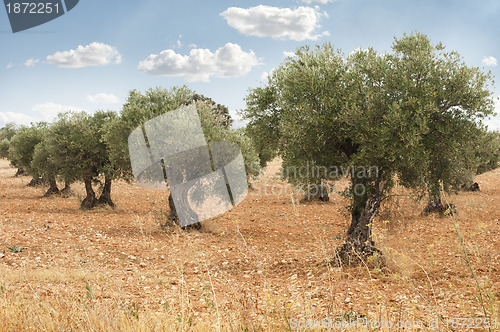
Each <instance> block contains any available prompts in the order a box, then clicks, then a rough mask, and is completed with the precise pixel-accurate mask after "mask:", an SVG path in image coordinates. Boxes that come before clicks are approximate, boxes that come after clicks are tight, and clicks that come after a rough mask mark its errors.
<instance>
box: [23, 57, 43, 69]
mask: <svg viewBox="0 0 500 332" xmlns="http://www.w3.org/2000/svg"><path fill="white" fill-rule="evenodd" d="M39 62H40V60H39V59H33V58H31V59H28V60H26V62H25V63H24V65H25V66H26V67H35V65H36V64H37V63H39Z"/></svg>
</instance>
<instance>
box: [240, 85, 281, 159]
mask: <svg viewBox="0 0 500 332" xmlns="http://www.w3.org/2000/svg"><path fill="white" fill-rule="evenodd" d="M276 92H277V89H276V87H275V86H274V85H273V79H271V78H270V79H269V85H268V86H266V87H264V88H256V89H254V90H252V91H250V94H249V95H248V96H247V98H246V103H247V108H246V109H245V110H243V111H241V112H240V113H241V115H242V116H243V119H246V120H249V123H248V124H247V126H246V129H245V132H246V135H248V136H249V137H250V138H251V139H252V141H253V144H254V145H255V149H256V150H257V153H258V155H259V159H260V165H261V166H262V167H265V166H266V165H267V163H268V162H269V161H271V160H272V159H273V158H274V157H276V155H277V153H278V142H279V137H280V134H279V116H280V112H279V111H278V110H279V106H278V104H277V95H276Z"/></svg>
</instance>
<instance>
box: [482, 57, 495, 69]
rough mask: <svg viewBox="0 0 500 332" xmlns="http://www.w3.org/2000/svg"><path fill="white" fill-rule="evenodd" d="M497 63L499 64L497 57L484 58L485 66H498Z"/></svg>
mask: <svg viewBox="0 0 500 332" xmlns="http://www.w3.org/2000/svg"><path fill="white" fill-rule="evenodd" d="M496 65H497V59H495V58H494V57H492V56H485V57H484V58H483V66H487V67H490V66H496Z"/></svg>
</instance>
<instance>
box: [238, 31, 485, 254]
mask: <svg viewBox="0 0 500 332" xmlns="http://www.w3.org/2000/svg"><path fill="white" fill-rule="evenodd" d="M488 80H489V76H488V75H487V74H483V73H482V72H481V71H480V70H479V69H477V68H472V69H471V68H468V67H466V66H465V65H464V64H461V63H458V62H457V57H456V54H455V53H454V52H452V53H444V52H443V47H442V45H440V44H438V45H431V44H430V42H429V40H428V39H427V37H425V36H424V35H421V34H418V33H416V34H412V35H410V36H406V35H405V36H403V37H402V38H400V39H396V40H395V41H394V44H393V53H392V54H377V53H376V52H375V51H374V50H373V49H371V48H370V49H368V50H366V51H358V52H354V53H352V54H350V55H349V56H347V57H346V56H344V54H342V52H341V51H339V50H336V49H335V48H334V47H333V46H332V45H330V44H328V43H327V44H324V45H323V46H318V47H317V48H316V49H315V50H314V51H311V50H310V49H309V48H308V47H302V48H300V49H298V50H297V52H296V56H295V57H293V58H287V59H286V60H285V61H284V63H283V64H282V65H281V66H280V67H279V68H278V69H277V70H276V71H275V72H274V73H273V74H272V75H271V76H270V77H269V80H268V85H267V86H268V87H269V88H259V89H255V90H253V91H252V92H251V93H250V96H249V98H248V99H247V100H250V104H249V107H248V108H247V110H246V111H245V113H246V115H247V117H248V118H249V120H250V125H255V126H260V124H263V125H264V129H263V130H268V129H269V128H271V126H269V121H268V119H276V120H275V121H276V125H275V126H276V127H277V128H276V129H274V133H278V134H277V135H271V137H273V139H276V140H277V150H278V151H279V154H280V156H281V157H282V159H283V172H282V175H283V177H284V178H286V179H287V180H288V181H289V182H290V183H292V184H294V185H300V184H308V185H311V184H313V185H316V186H318V185H320V184H321V183H322V181H324V180H337V179H339V178H340V177H342V176H347V177H348V179H349V188H348V189H347V190H346V191H345V192H344V195H345V196H346V197H347V198H348V199H349V202H350V203H349V206H348V210H349V212H350V215H351V224H350V226H349V228H348V230H347V236H346V242H345V244H344V245H343V246H342V247H341V248H339V249H338V250H337V254H338V257H339V258H340V260H342V261H344V262H349V261H351V260H352V259H355V260H356V259H357V257H364V258H366V257H368V256H373V255H375V256H379V254H380V251H379V250H378V249H377V248H376V247H375V243H374V241H373V239H372V224H373V220H374V218H375V216H376V215H377V214H378V212H379V209H380V206H381V204H382V202H383V201H384V199H386V198H387V197H388V196H389V194H390V192H391V189H392V188H393V186H394V184H395V181H396V179H397V180H398V181H399V182H400V183H401V184H402V185H404V186H406V187H409V188H413V189H417V190H421V191H422V190H426V189H428V188H429V186H432V185H434V184H435V183H433V181H432V180H433V178H434V177H438V178H441V179H440V180H441V181H444V182H445V183H447V184H448V185H449V184H450V183H451V180H454V178H453V175H450V177H445V176H444V175H443V174H442V173H440V171H441V169H440V166H439V164H440V163H441V164H443V163H445V164H446V165H447V167H449V168H450V169H454V167H456V168H459V170H460V172H462V171H464V170H466V169H467V167H468V166H469V164H473V162H471V161H470V160H469V159H468V157H467V156H468V155H466V156H461V158H463V160H461V162H460V163H453V162H447V161H446V160H445V159H446V158H448V157H449V154H448V150H447V149H449V148H451V149H452V150H451V153H458V152H459V151H465V150H467V149H469V148H468V147H467V144H468V141H467V140H465V138H466V137H467V135H468V133H473V132H476V131H477V128H479V127H480V122H479V121H478V119H481V118H482V117H485V116H487V115H489V114H491V112H492V105H491V102H490V101H491V100H490V98H489V96H490V92H489V91H488V86H487V83H488ZM270 91H272V93H269V92H270ZM447 121H448V122H447ZM450 122H451V123H450ZM457 131H461V133H460V134H458V135H457ZM441 142H445V143H448V144H440V143H441ZM464 146H465V148H464ZM457 172H459V171H457ZM353 251H355V252H356V254H355V255H353ZM379 257H380V256H379ZM382 260H383V259H382Z"/></svg>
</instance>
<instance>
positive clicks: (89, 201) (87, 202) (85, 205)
mask: <svg viewBox="0 0 500 332" xmlns="http://www.w3.org/2000/svg"><path fill="white" fill-rule="evenodd" d="M84 182H85V191H86V192H87V197H85V199H84V200H83V201H82V204H80V208H81V209H84V210H86V209H92V208H93V207H95V206H96V204H97V199H96V197H95V192H94V189H93V188H92V177H91V176H87V177H86V178H85V181H84Z"/></svg>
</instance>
